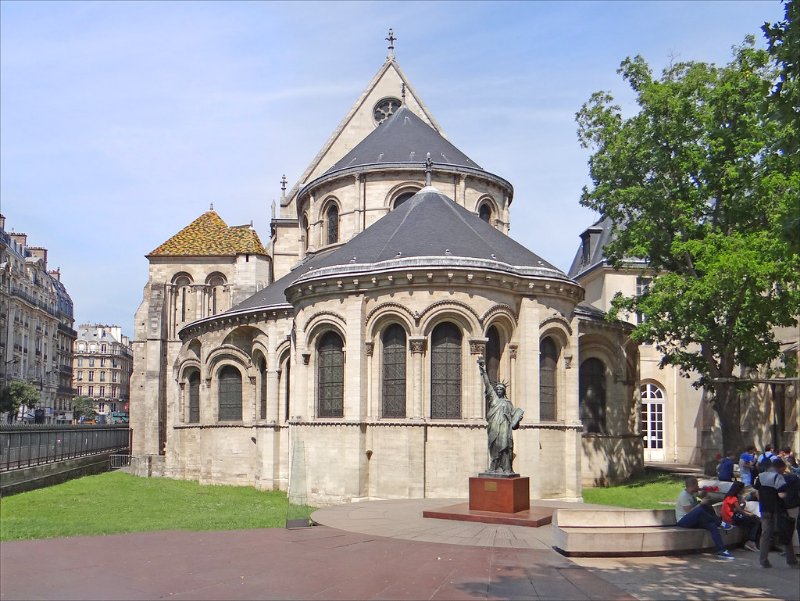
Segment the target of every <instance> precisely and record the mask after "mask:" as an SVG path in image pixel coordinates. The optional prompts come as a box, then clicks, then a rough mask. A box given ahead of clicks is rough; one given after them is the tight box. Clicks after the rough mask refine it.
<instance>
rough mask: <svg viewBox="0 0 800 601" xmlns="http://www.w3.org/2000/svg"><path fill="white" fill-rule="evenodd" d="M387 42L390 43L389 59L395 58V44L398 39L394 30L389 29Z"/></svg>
mask: <svg viewBox="0 0 800 601" xmlns="http://www.w3.org/2000/svg"><path fill="white" fill-rule="evenodd" d="M386 41H387V42H389V55H388V57H387V58H394V43H395V42H396V41H397V38H396V37H394V31H393V30H392V28H391V27H390V28H389V37H388V38H386Z"/></svg>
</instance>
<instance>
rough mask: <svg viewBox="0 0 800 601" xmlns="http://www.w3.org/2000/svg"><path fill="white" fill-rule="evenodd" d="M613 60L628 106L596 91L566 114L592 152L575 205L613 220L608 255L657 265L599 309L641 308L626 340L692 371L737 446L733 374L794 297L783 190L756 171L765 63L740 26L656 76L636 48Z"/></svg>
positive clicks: (769, 158)
mask: <svg viewBox="0 0 800 601" xmlns="http://www.w3.org/2000/svg"><path fill="white" fill-rule="evenodd" d="M618 72H619V73H620V74H621V75H622V76H623V78H624V79H625V80H626V81H627V82H628V83H629V84H630V86H631V88H632V89H633V91H634V92H635V94H636V101H637V104H638V106H639V112H638V113H637V114H636V115H633V116H632V117H629V118H624V117H623V115H622V113H621V109H620V107H619V106H616V105H615V104H614V99H613V98H612V96H611V95H610V94H609V93H606V92H598V93H595V94H594V95H593V96H592V97H591V99H590V100H589V102H587V103H586V104H584V105H583V107H582V108H581V110H580V111H579V112H578V113H577V115H576V118H577V122H578V136H579V139H580V142H581V145H582V146H583V147H584V148H589V149H591V150H592V151H593V154H592V156H591V158H590V160H589V170H590V174H591V178H592V182H593V185H592V187H591V188H589V187H586V188H584V190H583V194H582V196H581V204H582V205H584V206H586V207H590V208H592V209H594V210H596V211H598V212H600V213H601V214H603V215H605V216H608V217H610V218H611V220H612V221H613V223H614V232H613V239H612V241H611V242H610V243H609V245H608V246H606V248H605V251H606V255H607V256H608V257H609V260H610V261H611V263H612V265H614V266H616V267H620V266H622V265H623V264H624V262H625V260H626V259H630V258H635V259H640V260H641V259H644V260H645V261H646V262H647V264H648V265H649V269H650V270H651V271H652V273H653V275H655V276H657V277H656V278H655V279H654V281H653V284H652V285H651V286H650V288H649V290H648V291H646V292H645V293H644V294H642V295H641V296H639V297H627V298H626V297H622V296H621V295H618V296H617V298H616V299H615V301H614V303H613V308H612V311H611V312H610V313H611V314H612V315H616V314H618V312H620V311H630V312H633V311H637V312H640V313H641V314H642V315H643V316H644V318H645V319H644V321H643V322H642V323H640V324H639V325H638V326H637V327H636V328H635V330H634V331H633V334H632V336H633V338H634V340H636V341H638V342H649V343H654V344H655V345H656V348H657V349H658V350H659V351H660V352H661V353H662V354H663V359H662V365H674V366H677V367H678V368H679V369H680V371H681V373H682V374H684V375H687V376H689V375H691V376H693V377H696V379H695V381H694V385H695V386H696V387H698V388H700V387H702V388H704V389H705V392H706V394H705V395H704V397H705V398H706V399H707V400H708V401H709V402H710V403H711V406H712V407H713V409H714V410H715V411H716V413H717V415H718V417H719V421H720V426H721V430H722V440H723V446H724V448H725V449H736V448H740V447H742V443H743V440H742V434H741V430H740V407H739V401H738V399H739V393H740V392H741V391H743V390H746V389H748V388H750V387H752V383H748V382H747V380H746V378H739V377H736V376H737V374H740V370H741V369H742V368H743V367H750V368H763V369H767V368H768V367H769V366H770V365H771V364H772V363H773V362H774V361H775V359H777V358H778V357H780V347H779V345H778V343H777V341H776V340H775V337H774V334H773V327H774V326H791V325H793V324H794V323H796V319H797V313H798V312H797V307H798V301H799V300H800V297H799V296H798V273H800V257H799V256H798V249H797V248H796V247H793V246H792V244H791V242H790V237H787V236H786V235H785V233H786V232H785V219H784V218H785V215H786V209H787V206H788V205H787V204H786V203H787V202H790V201H789V199H788V197H787V196H786V195H785V194H783V192H782V191H779V192H777V193H776V190H775V182H774V181H770V178H769V177H768V171H769V169H768V167H769V165H770V164H771V163H772V162H773V159H774V158H775V155H776V153H778V150H777V149H776V148H775V147H774V145H773V140H774V139H775V138H776V137H777V136H778V135H779V133H780V132H781V131H782V129H783V128H784V127H785V124H783V123H781V122H780V121H778V120H776V119H775V118H774V113H773V112H772V111H771V99H770V92H771V90H772V89H773V86H774V83H775V82H776V70H775V68H774V66H773V64H772V63H771V61H770V56H769V54H768V53H767V52H766V51H764V50H759V49H756V48H755V46H754V39H753V38H752V37H750V38H747V39H746V41H745V43H744V44H742V45H741V46H739V47H737V48H734V52H733V59H732V60H731V62H730V63H728V64H727V65H725V66H723V67H717V66H715V65H712V64H706V63H699V62H683V63H676V64H672V65H669V66H668V67H667V68H665V69H664V71H663V72H662V74H661V77H660V78H654V77H653V74H652V72H651V70H650V67H649V66H648V65H647V63H646V62H645V60H644V59H643V58H642V57H640V56H637V57H635V58H628V59H626V60H625V61H623V62H622V64H621V66H620V69H619V71H618ZM793 202H794V203H795V205H794V206H796V202H797V199H796V197H795V199H794V201H793ZM788 369H791V366H789V367H788Z"/></svg>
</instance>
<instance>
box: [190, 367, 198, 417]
mask: <svg viewBox="0 0 800 601" xmlns="http://www.w3.org/2000/svg"><path fill="white" fill-rule="evenodd" d="M199 421H200V372H199V371H193V372H192V373H190V374H189V422H190V423H193V424H196V423H197V422H199Z"/></svg>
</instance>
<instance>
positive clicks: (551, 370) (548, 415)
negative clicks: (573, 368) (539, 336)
mask: <svg viewBox="0 0 800 601" xmlns="http://www.w3.org/2000/svg"><path fill="white" fill-rule="evenodd" d="M557 366H558V346H556V343H555V342H553V339H552V338H550V337H549V336H548V337H547V338H545V339H544V340H542V344H541V346H540V348H539V419H540V420H547V421H555V419H556V417H557V407H558V405H557V401H558V384H557V379H556V377H557V376H556V367H557Z"/></svg>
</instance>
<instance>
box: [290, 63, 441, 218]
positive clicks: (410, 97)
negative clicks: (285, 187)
mask: <svg viewBox="0 0 800 601" xmlns="http://www.w3.org/2000/svg"><path fill="white" fill-rule="evenodd" d="M389 72H393V73H394V74H396V76H397V78H398V79H399V80H400V83H402V84H405V90H406V104H411V103H413V104H415V105H416V106H417V107H418V110H419V112H420V113H421V114H422V115H423V116H424V118H425V120H427V121H428V122H429V123H430V126H431V127H432V128H433V129H434V130H435V131H437V132H439V134H440V135H442V136H444V137H445V138H446V134H445V133H444V131H443V130H442V128H441V126H440V125H439V124H438V123H437V122H436V119H434V117H433V115H432V114H431V112H430V111H429V110H428V107H427V106H425V103H424V102H422V99H421V98H420V97H419V96H418V95H417V92H416V91H415V90H414V87H413V86H412V85H411V83H410V82H409V81H408V78H407V77H406V75H405V73H403V71H402V69H400V65H399V64H398V63H397V60H396V59H395V58H394V56H393V55H390V56H388V57H386V61H385V62H384V63H383V65H381V67H380V69H378V72H377V73H375V75H374V76H373V78H372V79H371V80H370V82H369V83H368V84H367V87H366V88H365V89H364V91H363V92H362V93H361V95H360V96H359V97H358V100H356V102H355V103H354V104H353V106H351V107H350V110H349V111H348V113H347V115H345V117H344V119H342V121H341V122H340V123H339V125H338V126H337V127H336V129H335V130H334V131H333V133H332V134H331V136H330V138H328V140H327V141H326V142H325V144H324V145H323V146H322V148H321V149H320V151H319V152H318V153H317V155H316V156H315V157H314V159H313V160H312V161H311V163H310V164H309V165H308V167H306V169H305V171H303V174H302V175H301V176H300V177H299V178H298V179H297V182H296V183H295V184H294V186H292V189H291V190H289V191H288V192H287V193H286V196H285V198H284V199H283V200H282V201H281V204H282V205H283V206H286V205H288V204H290V203H291V201H292V199H293V198H294V196H295V195H296V194H297V192H298V191H299V190H300V188H301V187H303V186H305V185H306V184H307V183H308V182H309V181H310V180H311V179H315V178H316V177H318V176H319V175H321V174H322V173H321V171H320V169H319V167H320V163H322V162H323V160H324V159H325V158H326V157H327V156H328V154H329V151H330V150H331V147H332V146H333V145H334V144H335V143H336V141H337V140H338V139H339V138H340V137H342V135H343V134H344V133H345V132H346V131H347V130H348V129H349V126H350V125H351V123H352V122H353V119H354V117H355V116H356V114H357V113H358V112H359V111H360V110H362V109H364V110H367V111H369V113H370V114H372V107H371V106H370V107H367V108H364V104H365V103H366V101H367V99H369V98H370V97H371V96H372V94H373V92H374V91H375V90H376V88H377V87H378V84H379V83H380V82H381V80H382V79H384V78H385V77H389V76H390V74H389ZM397 97H398V98H399V97H400V86H399V85H398V87H397ZM338 158H339V157H334V158H333V160H332V161H331V163H332V162H335V161H336V160H338ZM422 160H425V158H424V157H423V159H422ZM326 162H327V161H326ZM331 163H327V164H329V165H330V164H331Z"/></svg>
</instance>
